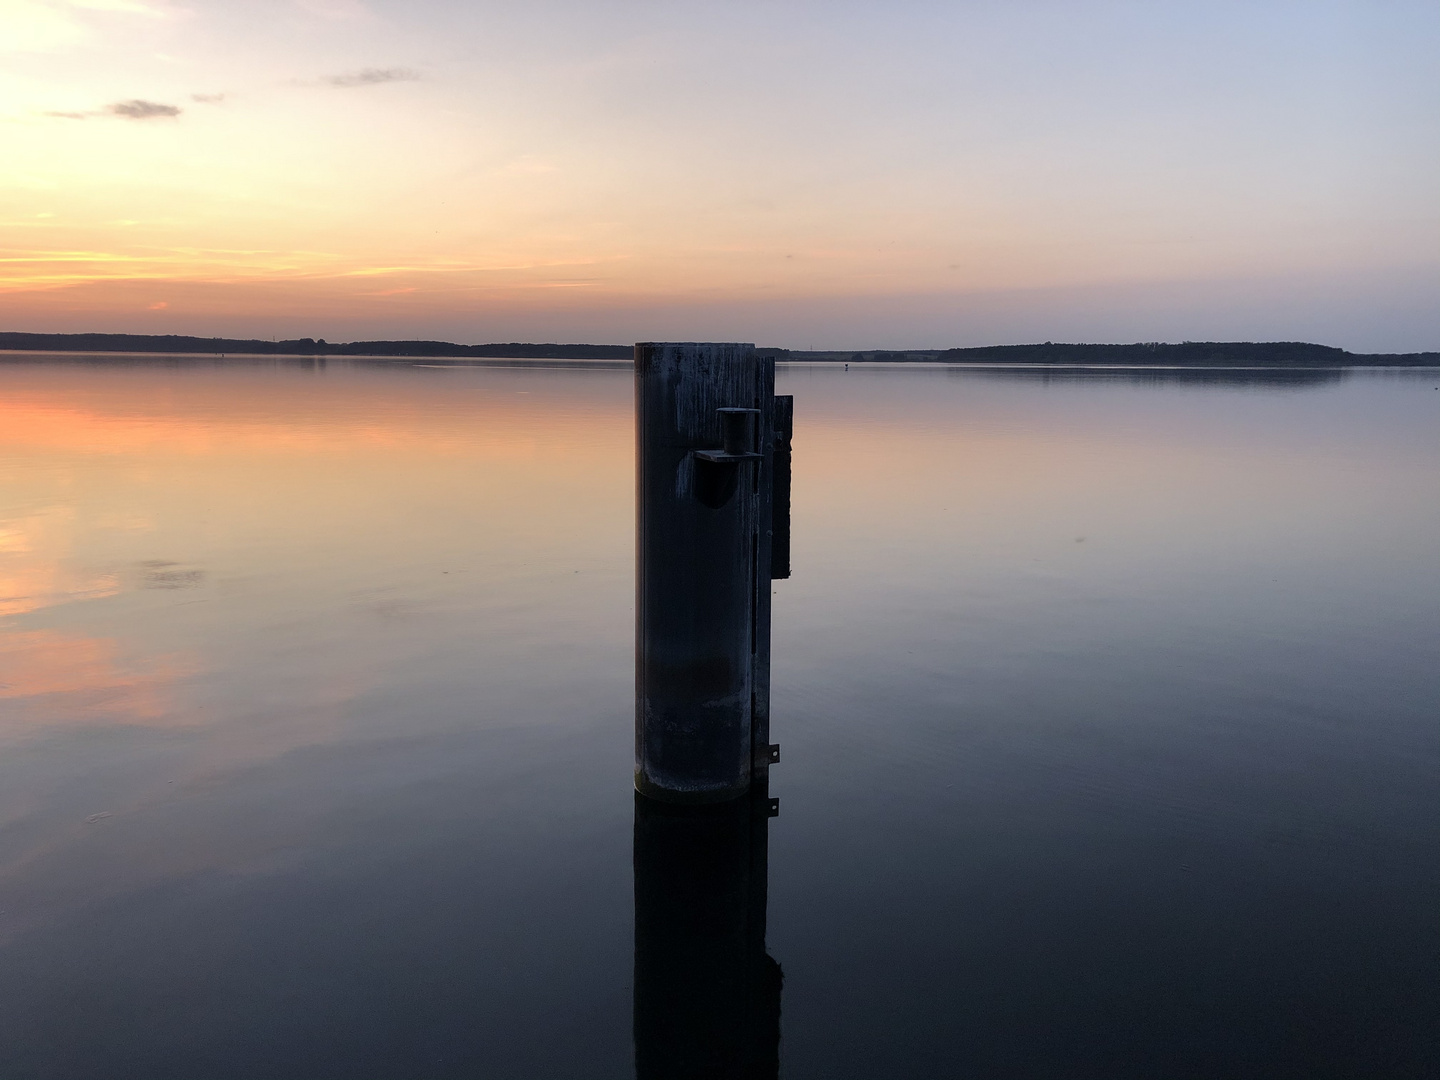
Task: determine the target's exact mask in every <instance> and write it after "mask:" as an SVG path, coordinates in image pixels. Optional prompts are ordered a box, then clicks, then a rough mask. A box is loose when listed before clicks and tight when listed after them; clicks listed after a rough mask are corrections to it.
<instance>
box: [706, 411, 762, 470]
mask: <svg viewBox="0 0 1440 1080" xmlns="http://www.w3.org/2000/svg"><path fill="white" fill-rule="evenodd" d="M715 412H716V415H718V416H719V417H720V430H721V437H722V439H723V441H724V446H722V447H721V449H719V450H696V451H695V456H696V457H697V458H699V459H700V460H701V461H712V462H714V463H715V464H717V465H730V464H735V463H738V462H741V461H759V460H760V459H761V458H762V457H764V456H765V455H764V454H759V453H756V452H755V425H756V423H757V422H758V421H759V419H760V410H759V409H716V410H715Z"/></svg>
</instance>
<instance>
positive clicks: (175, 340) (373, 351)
mask: <svg viewBox="0 0 1440 1080" xmlns="http://www.w3.org/2000/svg"><path fill="white" fill-rule="evenodd" d="M0 351H8V352H83V353H175V354H190V355H233V356H310V357H322V356H357V357H359V356H366V357H395V358H430V359H457V360H463V359H475V358H484V357H491V358H502V357H503V358H513V359H521V360H620V361H624V360H629V359H630V358H631V357H632V356H633V355H634V352H633V348H632V347H631V346H629V345H553V344H551V345H537V344H533V343H527V342H518V341H511V342H505V343H496V344H490V345H457V344H455V343H454V342H450V341H351V342H344V343H340V342H328V341H326V340H325V339H324V338H297V339H294V340H289V341H262V340H259V339H253V338H204V337H186V336H183V335H178V334H163V335H162V334H23V333H6V332H0ZM757 352H759V353H760V354H761V355H762V356H769V357H773V358H774V359H776V360H789V361H821V362H823V361H829V362H845V363H852V364H853V363H877V362H878V363H948V364H985V365H1010V364H1025V365H1032V364H1045V365H1095V364H1120V365H1126V366H1131V365H1133V366H1140V367H1145V366H1154V367H1349V366H1355V365H1400V366H1426V367H1430V366H1440V352H1418V353H1352V352H1347V351H1346V350H1344V349H1337V348H1335V347H1333V346H1330V345H1312V344H1309V343H1308V342H1303V341H1185V342H1181V343H1180V344H1178V345H1171V344H1167V343H1165V342H1158V341H1149V342H1141V343H1138V344H1134V345H1064V344H1055V343H1053V342H1049V341H1047V342H1045V343H1044V344H1041V345H986V346H980V347H976V348H965V349H906V350H897V349H863V350H860V351H858V352H855V351H851V350H825V351H799V350H794V349H778V348H771V347H768V346H767V347H762V348H759V349H757Z"/></svg>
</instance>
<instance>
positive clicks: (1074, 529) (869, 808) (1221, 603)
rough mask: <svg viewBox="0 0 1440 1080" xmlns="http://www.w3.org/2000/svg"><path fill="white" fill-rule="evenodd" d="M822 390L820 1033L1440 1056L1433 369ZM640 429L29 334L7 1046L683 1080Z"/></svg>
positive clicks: (791, 384)
mask: <svg viewBox="0 0 1440 1080" xmlns="http://www.w3.org/2000/svg"><path fill="white" fill-rule="evenodd" d="M778 383H779V385H778V389H779V390H780V392H782V393H793V394H794V395H795V401H796V406H795V408H796V418H797V419H796V438H795V457H794V496H793V497H794V526H793V565H794V576H793V578H792V579H791V580H789V581H785V582H778V583H776V586H775V590H776V592H775V608H774V610H775V629H774V640H775V654H774V696H775V701H774V717H775V719H774V729H773V734H774V737H775V738H777V739H778V740H779V741H780V743H781V744H782V746H783V747H784V757H783V761H782V764H781V765H780V766H778V767H777V768H776V769H775V770H774V771H773V773H772V781H771V793H772V794H774V795H778V796H779V797H780V798H781V814H780V816H779V817H778V818H777V819H776V820H774V821H773V822H772V823H771V824H770V826H769V896H768V937H767V946H768V951H769V953H770V955H771V956H773V957H774V959H775V960H776V961H778V962H779V964H780V966H781V968H782V969H783V972H784V982H783V992H782V995H781V1022H780V1027H781V1042H780V1071H781V1075H783V1076H786V1077H789V1078H812V1077H813V1078H822V1077H823V1078H840V1077H855V1078H862V1077H863V1078H869V1077H881V1076H890V1077H911V1076H913V1077H930V1076H942V1075H943V1076H960V1077H969V1076H973V1077H977V1078H979V1077H985V1078H997V1077H1017V1078H1018V1077H1047V1078H1053V1077H1060V1076H1064V1077H1075V1078H1087V1077H1095V1078H1097V1080H1098V1078H1109V1080H1113V1078H1122V1077H1136V1078H1141V1077H1145V1078H1153V1077H1161V1076H1163V1077H1170V1078H1181V1077H1195V1078H1197V1080H1198V1078H1207V1080H1210V1078H1214V1077H1217V1076H1225V1077H1227V1078H1235V1077H1256V1078H1260V1077H1265V1078H1276V1077H1297V1078H1299V1077H1305V1078H1316V1077H1336V1078H1340V1077H1344V1078H1356V1077H1422V1076H1432V1075H1434V1074H1435V1072H1436V1071H1437V1069H1440V1048H1437V1037H1436V1034H1435V1032H1436V1025H1435V1023H1434V1019H1435V1016H1436V1015H1437V1014H1440V989H1437V981H1436V965H1437V961H1440V920H1437V918H1436V915H1435V913H1436V911H1437V910H1440V860H1437V858H1436V851H1437V846H1440V769H1437V767H1440V732H1437V724H1436V715H1437V711H1440V710H1437V703H1440V666H1437V664H1436V662H1435V661H1436V656H1437V649H1440V391H1437V390H1436V389H1435V387H1436V385H1437V379H1436V377H1435V374H1434V373H1433V372H1432V373H1429V374H1427V373H1424V372H1405V371H1366V372H1347V371H1333V372H1312V373H1302V374H1299V375H1290V374H1288V373H1287V374H1276V373H1268V372H1249V373H1246V372H1235V371H1231V372H1213V371H1212V372H1207V373H1203V374H1202V373H1198V372H1179V373H1168V374H1167V373H1164V372H1154V371H1144V372H1137V371H1124V370H1114V369H1111V370H1103V371H1089V372H1081V371H1073V370H1072V371H1068V372H1054V371H986V370H975V369H954V368H948V369H947V368H942V367H924V366H879V367H877V366H861V365H855V366H852V367H851V368H850V370H848V371H847V370H845V369H844V368H843V367H831V366H814V367H810V366H798V365H797V366H793V367H789V368H785V367H782V369H781V371H780V374H779V377H778ZM632 424H633V418H632V413H631V374H630V372H629V371H628V369H626V368H624V367H619V366H610V365H603V364H601V365H546V364H533V363H528V364H504V363H495V364H483V365H459V366H447V365H430V364H416V365H409V364H403V363H386V364H367V363H360V362H350V363H337V362H335V361H331V362H329V363H328V364H324V363H322V364H319V365H316V364H311V363H288V362H273V361H267V362H258V363H230V362H227V363H224V364H221V363H216V362H210V361H186V360H176V359H174V358H169V359H145V358H130V359H127V360H120V359H117V358H106V359H98V358H97V359H91V360H87V359H84V358H69V359H64V360H58V361H56V360H51V361H48V362H41V361H40V360H39V359H38V358H33V357H29V358H27V357H23V356H14V355H12V356H9V357H6V358H4V359H3V361H0V1075H3V1076H5V1077H7V1078H15V1080H19V1078H36V1080H39V1078H45V1080H61V1078H64V1080H81V1078H84V1080H89V1078H95V1080H100V1078H104V1080H130V1078H134V1080H168V1078H175V1080H229V1078H236V1080H257V1078H269V1077H274V1078H283V1080H296V1078H300V1077H304V1078H307V1080H322V1078H347V1080H372V1078H375V1077H381V1076H384V1077H400V1076H404V1077H408V1078H422V1077H436V1078H440V1077H444V1078H451V1077H476V1076H485V1077H516V1078H521V1077H525V1078H535V1077H575V1078H587V1080H589V1078H603V1077H627V1076H631V1075H633V1071H634V1056H635V1047H634V1040H633V1033H632V1015H631V1011H632V996H633V993H634V986H633V974H634V958H633V908H632V903H633V899H632V897H633V888H634V883H633V880H632V850H631V845H632V823H633V815H634V809H633V802H632V795H631V790H630V773H631V725H632V693H633V668H632V662H633V660H632V645H633V641H632V634H633V629H632V618H633V600H632V589H633V581H632V559H633V519H634V503H633V451H632V439H633V435H632V432H633V428H632Z"/></svg>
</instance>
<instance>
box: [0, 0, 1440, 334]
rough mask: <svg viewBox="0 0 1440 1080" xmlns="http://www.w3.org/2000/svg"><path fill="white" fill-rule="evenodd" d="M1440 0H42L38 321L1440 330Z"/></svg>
mask: <svg viewBox="0 0 1440 1080" xmlns="http://www.w3.org/2000/svg"><path fill="white" fill-rule="evenodd" d="M1437 56H1440V4H1436V3H1435V2H1434V0H1424V2H1408V0H1393V2H1392V0H1348V2H1340V0H1335V2H1330V0H1303V2H1271V0H1246V2H1234V3H1231V2H1225V0H1171V2H1154V0H1149V2H1128V3H1121V2H1084V0H1052V2H1035V0H1009V2H1001V0H986V2H980V0H974V2H959V0H956V2H950V3H941V2H933V0H932V2H914V0H910V2H907V0H891V2H888V3H884V4H881V3H878V2H873V0H872V2H867V3H849V2H844V0H827V2H824V3H819V2H814V3H807V2H776V0H770V2H761V0H726V2H723V3H722V2H718V0H712V2H707V3H687V2H680V0H667V2H660V0H651V2H630V3H625V2H603V0H596V2H579V0H530V2H527V3H518V2H512V3H487V2H483V0H465V2H462V0H406V2H403V3H401V2H398V0H364V2H362V0H229V2H223V3H222V2H220V0H0V148H3V149H0V330H28V331H81V330H116V331H130V332H145V333H200V334H221V335H233V336H256V337H272V336H278V337H295V336H315V337H326V338H328V339H330V340H332V341H333V340H352V339H358V338H374V337H407V338H408V337H426V338H443V339H448V340H456V341H464V342H486V341H508V340H529V341H604V342H627V341H633V340H637V339H653V338H683V339H713V338H723V339H736V340H755V341H759V342H762V343H765V344H774V345H784V346H789V347H793V348H807V347H812V346H813V347H821V348H823V347H837V348H848V347H855V348H864V347H885V346H890V347H924V346H952V345H967V344H991V343H997V342H1011V341H1038V340H1088V341H1137V340H1173V341H1178V340H1182V339H1231V340H1233V339H1275V338H1283V339H1300V340H1311V341H1322V342H1325V343H1328V344H1336V345H1342V346H1345V347H1348V348H1352V349H1356V350H1362V351H1363V350H1375V351H1392V350H1413V349H1440V195H1437V192H1440V63H1437V60H1436V58H1437Z"/></svg>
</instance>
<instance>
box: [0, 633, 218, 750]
mask: <svg viewBox="0 0 1440 1080" xmlns="http://www.w3.org/2000/svg"><path fill="white" fill-rule="evenodd" d="M194 668H195V665H194V664H193V662H191V661H189V660H188V659H186V658H185V657H183V656H180V655H168V656H155V657H146V658H133V657H127V656H126V655H125V654H124V653H123V651H122V650H121V647H120V643H119V642H118V641H115V640H114V639H112V638H99V637H86V636H84V635H81V634H69V633H65V632H62V631H59V630H18V631H3V632H0V701H3V702H5V718H6V723H5V724H4V725H0V735H5V734H12V733H16V731H17V729H24V728H26V727H29V726H31V725H35V724H44V725H47V726H50V725H54V724H56V723H65V722H72V723H76V724H85V723H92V722H95V721H111V722H120V723H133V724H155V723H160V722H167V721H169V720H170V719H171V718H172V717H174V716H175V715H176V714H175V708H174V702H173V691H174V687H175V683H176V682H177V681H178V680H180V679H181V678H184V677H185V676H187V675H189V674H192V673H193V671H194Z"/></svg>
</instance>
